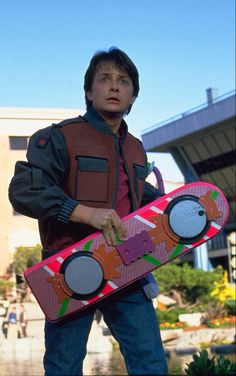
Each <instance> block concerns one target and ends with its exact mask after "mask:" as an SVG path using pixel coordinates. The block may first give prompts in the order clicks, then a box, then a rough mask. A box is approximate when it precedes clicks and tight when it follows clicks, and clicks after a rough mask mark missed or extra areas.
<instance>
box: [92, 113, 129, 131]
mask: <svg viewBox="0 0 236 376" xmlns="http://www.w3.org/2000/svg"><path fill="white" fill-rule="evenodd" d="M98 113H99V115H100V116H101V117H102V118H103V119H104V121H105V122H106V124H107V125H108V127H109V128H110V129H111V131H112V132H113V133H117V132H118V130H119V128H120V125H121V122H122V120H123V115H124V114H121V113H114V112H112V113H111V112H98Z"/></svg>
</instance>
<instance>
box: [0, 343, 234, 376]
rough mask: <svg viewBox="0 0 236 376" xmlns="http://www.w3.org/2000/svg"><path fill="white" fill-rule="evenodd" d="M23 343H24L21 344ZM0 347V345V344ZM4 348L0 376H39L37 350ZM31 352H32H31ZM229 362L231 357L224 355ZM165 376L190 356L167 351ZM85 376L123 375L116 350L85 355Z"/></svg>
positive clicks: (181, 371)
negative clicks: (168, 353)
mask: <svg viewBox="0 0 236 376" xmlns="http://www.w3.org/2000/svg"><path fill="white" fill-rule="evenodd" d="M25 344H26V341H25ZM1 345H2V344H1ZM5 345H6V346H5V348H3V347H2V346H0V347H1V350H3V351H1V352H0V375H1V376H15V375H18V376H42V375H43V367H42V357H43V352H42V350H41V349H39V348H38V349H37V348H36V347H35V345H34V348H31V349H30V348H29V347H28V346H24V341H22V340H20V341H17V343H16V344H15V345H12V344H11V345H9V344H8V343H7V342H5ZM32 350H33V351H32ZM227 357H230V358H231V359H232V360H233V361H235V358H234V359H233V355H229V356H228V355H227ZM167 360H168V366H169V375H183V374H185V372H184V369H185V368H186V363H190V362H191V361H192V355H190V354H187V355H181V356H180V355H176V354H175V352H173V353H172V352H171V355H168V356H167ZM86 375H91V376H92V375H94V376H95V375H96V376H99V375H103V376H105V375H114V376H115V375H119V376H121V375H127V372H126V369H125V366H124V361H123V358H122V356H121V354H120V352H119V351H118V350H115V351H112V352H109V353H89V354H88V355H87V357H86V360H85V363H84V376H86Z"/></svg>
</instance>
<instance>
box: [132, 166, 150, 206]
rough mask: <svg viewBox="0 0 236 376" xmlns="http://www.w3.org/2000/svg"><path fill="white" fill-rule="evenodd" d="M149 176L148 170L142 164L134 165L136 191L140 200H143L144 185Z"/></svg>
mask: <svg viewBox="0 0 236 376" xmlns="http://www.w3.org/2000/svg"><path fill="white" fill-rule="evenodd" d="M147 176H148V171H147V168H146V167H145V166H143V165H140V164H134V189H135V193H136V196H137V199H138V200H141V198H142V197H140V196H141V195H142V194H143V186H144V185H143V183H144V181H145V179H146V177H147Z"/></svg>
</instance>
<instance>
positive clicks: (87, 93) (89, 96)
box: [85, 91, 92, 101]
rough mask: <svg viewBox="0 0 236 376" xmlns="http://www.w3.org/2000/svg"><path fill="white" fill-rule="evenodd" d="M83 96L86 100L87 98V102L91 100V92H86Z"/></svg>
mask: <svg viewBox="0 0 236 376" xmlns="http://www.w3.org/2000/svg"><path fill="white" fill-rule="evenodd" d="M85 95H86V98H87V99H88V100H89V101H91V100H92V93H91V91H87V92H86V93H85Z"/></svg>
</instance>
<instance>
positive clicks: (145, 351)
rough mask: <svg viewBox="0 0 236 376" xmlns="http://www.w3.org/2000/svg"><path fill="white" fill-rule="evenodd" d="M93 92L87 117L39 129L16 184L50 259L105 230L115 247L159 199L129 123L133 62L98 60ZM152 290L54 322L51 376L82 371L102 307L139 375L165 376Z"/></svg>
mask: <svg viewBox="0 0 236 376" xmlns="http://www.w3.org/2000/svg"><path fill="white" fill-rule="evenodd" d="M84 90H85V99H86V105H87V112H86V114H85V115H84V116H83V117H78V118H74V119H69V120H66V121H63V122H62V123H60V124H53V125H52V126H50V127H48V128H46V129H43V130H40V131H38V132H36V134H34V135H33V136H32V137H31V139H30V142H29V147H28V151H27V158H28V162H18V163H17V164H16V170H15V176H14V177H13V179H12V182H11V184H10V187H9V197H10V201H11V203H12V205H13V206H14V208H15V210H17V211H19V212H20V213H22V214H25V215H27V216H30V217H33V218H37V219H38V221H39V230H40V235H41V242H42V246H43V251H42V253H43V258H46V257H48V256H51V255H52V254H54V253H56V252H58V251H59V250H62V249H64V248H65V247H67V246H69V245H71V244H73V243H75V242H78V241H79V240H81V239H83V238H84V237H86V236H88V235H90V234H91V233H93V232H95V231H97V230H98V229H99V230H101V231H102V232H103V235H104V237H105V240H106V242H107V243H108V244H109V245H114V244H115V243H116V241H115V239H116V238H117V236H118V237H119V239H121V240H122V239H124V238H125V237H126V236H127V230H126V228H125V226H124V224H123V223H122V221H121V219H120V218H121V217H123V216H125V215H127V214H129V213H130V212H131V211H134V210H136V209H138V208H139V207H140V206H142V205H144V204H146V203H148V202H150V201H152V200H154V199H155V198H157V197H158V195H159V194H160V192H159V191H158V190H157V189H155V188H154V187H152V186H151V185H150V184H148V183H146V182H145V178H146V177H147V167H146V166H147V160H146V153H145V151H144V149H143V146H142V144H141V142H140V141H139V140H137V139H136V138H135V137H133V136H132V135H131V134H130V133H129V132H128V130H127V125H126V123H125V121H124V119H123V118H124V116H125V115H127V114H128V113H129V112H130V110H131V107H132V105H133V103H134V101H135V99H136V97H137V96H138V92H139V77H138V71H137V68H136V67H135V65H134V64H133V62H132V61H131V60H130V58H129V57H128V56H127V55H126V54H125V53H124V52H122V51H121V50H119V49H117V48H114V49H110V50H109V51H108V52H100V53H97V54H96V55H94V57H93V58H92V60H91V62H90V65H89V67H88V69H87V71H86V74H85V79H84ZM143 285H145V279H143V278H142V279H141V280H140V281H138V282H136V283H134V284H132V285H131V286H129V287H128V288H126V289H124V290H123V291H122V292H118V293H116V294H114V295H113V296H112V297H110V298H108V299H105V300H104V301H103V302H102V303H100V304H99V303H98V305H97V306H96V307H94V308H91V309H90V310H89V311H86V312H85V313H83V314H80V315H74V317H72V318H70V319H69V320H68V319H67V320H64V321H61V322H59V323H51V322H49V321H46V323H45V346H46V351H45V356H44V368H45V374H46V375H48V376H49V375H55V376H56V375H63V376H65V375H81V374H82V367H83V360H84V357H85V355H86V344H87V340H88V336H89V332H90V329H91V326H92V322H93V318H94V312H95V310H96V309H97V308H98V309H99V310H100V311H101V312H102V314H103V317H104V320H105V322H106V324H107V325H108V327H109V329H110V331H111V333H112V335H113V336H114V337H115V338H116V340H117V341H118V343H119V345H120V350H121V352H122V354H123V356H124V360H125V363H126V367H127V370H128V373H129V374H130V375H157V374H158V375H160V374H166V373H167V367H166V361H165V355H164V351H163V347H162V342H161V337H160V332H159V328H158V323H157V318H156V314H155V310H154V308H153V306H152V302H151V300H150V299H148V298H147V296H146V295H145V293H144V290H145V289H143V288H142V286H143ZM146 287H147V286H146ZM145 291H146V292H147V289H146V290H145Z"/></svg>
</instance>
